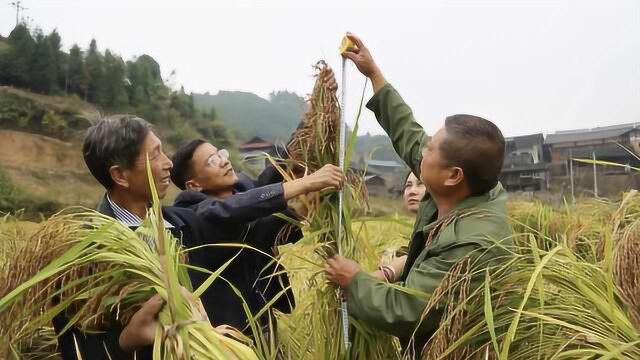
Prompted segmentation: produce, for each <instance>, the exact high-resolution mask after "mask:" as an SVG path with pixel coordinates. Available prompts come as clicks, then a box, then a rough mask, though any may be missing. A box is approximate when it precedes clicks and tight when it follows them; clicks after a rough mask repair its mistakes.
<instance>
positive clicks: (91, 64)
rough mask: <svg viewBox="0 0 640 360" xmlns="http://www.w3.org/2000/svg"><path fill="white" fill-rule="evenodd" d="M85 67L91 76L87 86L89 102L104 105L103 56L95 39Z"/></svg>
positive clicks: (88, 52)
mask: <svg viewBox="0 0 640 360" xmlns="http://www.w3.org/2000/svg"><path fill="white" fill-rule="evenodd" d="M85 66H86V67H87V73H88V74H89V84H88V86H87V97H86V99H85V100H88V101H90V102H93V103H97V104H100V105H103V104H104V102H105V96H104V64H103V59H102V54H100V52H99V51H98V45H97V43H96V40H95V39H92V40H91V44H90V45H89V51H87V57H86V58H85Z"/></svg>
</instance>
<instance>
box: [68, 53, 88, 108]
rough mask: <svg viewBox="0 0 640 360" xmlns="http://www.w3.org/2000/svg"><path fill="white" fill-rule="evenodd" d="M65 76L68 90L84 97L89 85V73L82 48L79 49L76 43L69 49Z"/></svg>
mask: <svg viewBox="0 0 640 360" xmlns="http://www.w3.org/2000/svg"><path fill="white" fill-rule="evenodd" d="M66 76H67V90H68V92H70V93H73V94H77V95H78V96H82V97H84V98H86V97H87V89H88V86H89V73H88V72H87V68H86V66H85V64H84V58H83V54H82V50H80V47H79V46H78V45H73V47H72V48H71V50H69V59H68V61H67V71H66Z"/></svg>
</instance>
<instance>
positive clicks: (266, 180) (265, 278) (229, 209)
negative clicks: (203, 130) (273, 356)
mask: <svg viewBox="0 0 640 360" xmlns="http://www.w3.org/2000/svg"><path fill="white" fill-rule="evenodd" d="M173 164H174V166H173V169H172V171H171V179H172V181H173V183H174V184H175V185H176V186H178V187H179V188H181V189H182V190H185V191H183V192H182V193H181V194H179V195H178V197H177V198H176V201H175V204H174V205H175V206H177V207H184V208H189V209H192V210H194V211H195V212H196V213H197V214H198V215H199V216H200V217H201V218H202V220H203V222H204V223H205V226H209V231H205V232H207V236H211V237H212V238H213V237H214V238H215V240H212V239H208V240H209V241H208V242H217V243H220V244H228V243H242V244H245V245H248V246H251V247H252V248H255V249H258V250H259V251H255V250H252V249H248V248H238V247H230V246H219V247H208V248H203V249H199V250H197V251H198V252H201V253H205V254H206V253H208V254H215V255H216V256H211V257H210V259H211V260H210V262H209V263H208V264H207V268H208V269H209V270H211V271H215V270H217V269H219V268H220V266H223V265H224V263H226V262H227V261H228V260H229V259H233V260H232V263H231V264H230V265H229V266H228V267H227V268H226V269H225V270H224V272H222V274H221V276H222V277H223V278H224V279H225V280H227V281H228V282H229V283H230V284H231V285H232V286H233V287H235V288H236V289H237V290H238V291H239V293H240V294H241V296H242V298H243V299H244V300H245V301H246V302H247V305H248V307H249V310H250V312H251V315H252V316H255V315H256V314H258V313H261V312H262V311H261V310H263V309H265V308H267V307H268V308H269V309H268V311H264V312H262V313H263V314H264V315H262V316H260V318H259V319H258V324H259V326H260V327H261V329H258V330H259V331H262V332H271V333H272V332H273V331H275V328H276V324H275V318H274V317H273V316H272V310H273V309H277V310H279V311H281V312H284V313H290V312H291V310H292V309H293V307H294V298H293V293H292V291H291V289H290V286H289V279H288V277H287V275H286V273H285V272H284V269H283V268H282V267H281V266H279V265H277V264H276V263H275V261H274V260H273V258H272V257H275V256H276V254H277V249H276V246H277V245H279V244H284V243H292V242H295V241H297V240H299V239H300V238H302V231H301V230H300V228H298V227H293V226H292V225H291V224H289V222H287V221H286V220H283V219H282V218H280V217H277V216H274V214H276V213H282V214H284V215H285V216H287V217H290V218H296V217H297V214H296V213H295V212H294V211H292V210H291V209H289V208H288V205H287V200H290V199H293V198H295V197H297V196H300V195H303V194H307V193H310V192H316V191H320V190H323V189H326V188H336V189H337V188H340V187H341V186H342V184H343V181H344V176H343V174H342V171H341V169H340V168H338V167H337V166H334V165H325V166H324V167H323V168H322V169H320V170H318V171H317V172H315V173H313V174H310V175H308V176H305V177H303V178H300V179H297V180H293V181H289V182H283V178H282V176H281V175H280V173H279V172H278V171H277V170H276V169H275V168H274V167H273V166H268V167H267V168H266V169H265V171H263V173H262V174H260V176H259V177H258V179H257V180H252V179H250V178H249V177H248V176H246V175H244V174H236V172H235V171H234V169H233V166H232V165H231V162H230V161H229V153H228V151H226V150H224V149H217V148H216V147H215V146H213V145H212V144H210V143H208V142H206V141H205V140H193V141H191V142H189V143H188V144H186V145H184V146H182V147H180V148H179V149H178V150H177V152H176V153H175V155H174V156H173ZM276 240H278V241H276ZM261 252H263V253H264V254H263V253H261ZM221 254H224V255H222V256H221ZM265 254H268V256H267V255H265ZM202 257H203V258H207V256H202ZM225 280H222V279H218V280H217V281H214V283H213V284H212V285H211V286H210V287H209V289H208V290H207V291H205V293H204V294H203V296H202V302H203V304H204V307H205V309H206V311H207V313H208V315H209V319H210V320H211V322H212V323H213V324H214V325H216V326H217V325H223V324H225V325H230V326H233V327H235V328H237V329H239V330H243V331H244V332H245V333H246V334H247V335H251V333H252V329H251V328H250V327H249V326H248V325H249V323H248V317H247V314H246V312H245V310H244V307H243V303H242V300H241V299H240V298H239V297H238V295H236V292H235V290H234V289H233V287H232V286H231V285H230V284H229V283H227V281H225ZM267 305H269V306H267ZM269 329H271V331H269Z"/></svg>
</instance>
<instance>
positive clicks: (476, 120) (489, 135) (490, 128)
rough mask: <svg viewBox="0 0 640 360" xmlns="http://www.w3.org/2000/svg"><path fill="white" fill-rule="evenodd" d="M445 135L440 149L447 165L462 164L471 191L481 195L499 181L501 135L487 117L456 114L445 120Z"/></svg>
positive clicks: (502, 148) (472, 193)
mask: <svg viewBox="0 0 640 360" xmlns="http://www.w3.org/2000/svg"><path fill="white" fill-rule="evenodd" d="M444 127H445V131H446V133H447V136H446V137H445V139H444V140H443V142H442V143H441V144H440V152H441V153H442V155H443V157H444V159H445V161H447V162H448V165H449V166H458V167H460V168H462V171H463V172H464V177H465V179H466V181H467V184H468V186H469V190H470V191H471V195H474V196H475V195H480V194H484V193H486V192H488V191H489V190H491V189H493V188H494V187H495V186H496V185H497V184H498V179H499V177H500V172H501V170H502V162H503V160H504V146H505V145H504V144H505V142H504V136H502V132H501V131H500V129H498V127H497V126H496V125H495V124H494V123H492V122H491V121H489V120H486V119H483V118H481V117H478V116H473V115H466V114H459V115H453V116H449V117H447V119H446V120H445V122H444Z"/></svg>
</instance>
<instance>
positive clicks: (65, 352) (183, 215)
mask: <svg viewBox="0 0 640 360" xmlns="http://www.w3.org/2000/svg"><path fill="white" fill-rule="evenodd" d="M97 210H98V211H99V212H100V213H102V214H105V215H108V216H111V217H113V218H115V215H114V213H113V210H112V209H111V207H110V206H109V203H108V201H107V200H106V197H105V198H103V200H102V202H101V203H100V205H99V206H98V209H97ZM162 215H163V217H164V219H165V220H167V221H168V222H169V223H171V224H172V225H173V226H174V228H172V229H170V231H171V232H172V234H173V235H174V236H176V237H177V238H178V239H182V245H183V246H185V247H193V246H199V245H202V244H204V243H205V241H204V240H205V239H206V238H205V236H204V227H203V223H202V221H201V220H200V218H199V217H198V216H197V215H196V214H195V213H194V212H193V211H191V210H188V209H183V208H176V207H163V208H162ZM198 256H199V254H189V263H190V264H194V265H196V266H202V265H203V264H204V260H203V259H202V258H199V257H198ZM190 276H191V278H192V282H196V281H200V278H199V277H197V276H195V279H194V274H191V273H190ZM194 286H196V285H195V284H194ZM67 321H68V319H67V318H66V317H65V316H64V315H63V314H60V315H58V316H56V317H55V318H54V319H53V325H54V328H55V330H56V333H59V332H60V331H61V330H62V329H63V328H64V326H65V325H66V324H67ZM121 332H122V327H120V326H115V327H112V328H111V329H109V330H107V331H106V332H104V333H100V334H91V335H89V334H86V333H83V332H82V331H80V330H79V329H78V328H76V327H75V326H74V327H72V328H71V329H69V330H68V331H66V332H65V333H64V334H62V335H61V336H60V337H59V338H58V350H59V351H60V353H61V354H62V358H63V359H64V360H77V357H76V345H75V344H74V337H75V339H76V342H77V344H78V349H79V350H80V354H81V356H82V359H84V360H108V359H114V360H115V359H118V360H119V359H133V358H134V353H126V352H124V351H122V350H121V349H120V346H119V342H118V341H119V338H120V333H121ZM105 349H107V350H106V351H108V352H109V355H107V352H106V351H105ZM152 350H153V349H152V347H150V346H149V347H146V348H143V349H141V350H139V351H138V352H137V354H136V357H135V358H136V359H137V360H147V359H149V360H151V359H152Z"/></svg>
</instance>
